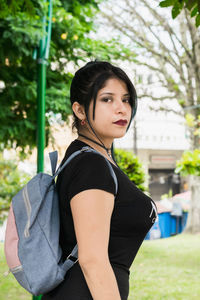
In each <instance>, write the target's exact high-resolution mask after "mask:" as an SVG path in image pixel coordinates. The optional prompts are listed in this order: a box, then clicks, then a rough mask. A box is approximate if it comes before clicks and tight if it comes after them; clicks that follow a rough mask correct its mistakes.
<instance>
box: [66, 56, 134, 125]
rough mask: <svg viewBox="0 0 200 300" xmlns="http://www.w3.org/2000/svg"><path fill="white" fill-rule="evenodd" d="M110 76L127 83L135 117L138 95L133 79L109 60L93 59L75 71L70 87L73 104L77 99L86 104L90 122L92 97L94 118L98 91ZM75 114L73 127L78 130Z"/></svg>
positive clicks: (77, 120)
mask: <svg viewBox="0 0 200 300" xmlns="http://www.w3.org/2000/svg"><path fill="white" fill-rule="evenodd" d="M110 78H117V79H120V80H122V81H123V82H124V83H125V84H126V86H127V89H128V91H129V94H130V105H131V107H132V118H131V120H132V119H133V117H134V115H135V113H136V109H137V95H136V91H135V88H134V86H133V84H132V82H131V80H130V79H129V77H128V76H127V75H126V73H125V72H124V71H123V70H122V69H120V68H119V67H115V66H113V65H111V64H110V63H109V62H104V61H92V62H88V63H87V64H86V65H85V66H84V67H82V68H80V69H79V70H78V71H77V72H76V73H75V75H74V78H73V79H72V83H71V88H70V101H71V104H73V103H74V102H75V101H77V102H78V103H79V104H81V105H83V106H84V108H85V112H86V117H87V121H88V122H89V119H88V109H89V105H90V102H91V101H92V99H93V100H94V106H93V120H94V117H95V106H96V98H97V93H98V91H99V90H100V89H102V88H103V87H104V85H105V83H106V81H107V80H108V79H110ZM73 115H74V122H73V125H72V128H73V129H74V128H76V129H77V130H79V119H78V118H77V117H76V116H75V114H74V113H73ZM130 123H131V121H130ZM130 123H129V126H130ZM129 126H128V127H129Z"/></svg>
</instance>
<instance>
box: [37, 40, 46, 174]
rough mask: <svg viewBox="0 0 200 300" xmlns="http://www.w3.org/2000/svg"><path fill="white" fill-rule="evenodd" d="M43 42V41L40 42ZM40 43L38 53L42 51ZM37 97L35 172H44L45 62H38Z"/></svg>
mask: <svg viewBox="0 0 200 300" xmlns="http://www.w3.org/2000/svg"><path fill="white" fill-rule="evenodd" d="M42 42H43V41H42ZM42 42H41V45H40V51H41V50H42V49H43V43H42ZM38 61H39V62H38V95H37V148H38V156H37V172H38V173H39V172H43V170H44V148H45V91H46V61H45V60H44V59H42V58H40V59H39V60H38Z"/></svg>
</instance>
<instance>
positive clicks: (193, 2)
mask: <svg viewBox="0 0 200 300" xmlns="http://www.w3.org/2000/svg"><path fill="white" fill-rule="evenodd" d="M160 6H161V7H168V6H172V18H173V19H175V18H176V17H177V16H178V15H179V14H180V12H181V11H182V9H183V8H184V7H185V8H187V9H188V10H189V11H190V15H191V17H192V18H193V17H195V18H196V27H198V26H200V1H199V0H164V1H161V2H160Z"/></svg>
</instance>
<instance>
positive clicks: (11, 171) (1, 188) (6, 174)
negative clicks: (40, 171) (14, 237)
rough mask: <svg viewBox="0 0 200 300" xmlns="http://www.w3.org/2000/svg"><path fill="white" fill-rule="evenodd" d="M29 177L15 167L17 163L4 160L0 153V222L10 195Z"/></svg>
mask: <svg viewBox="0 0 200 300" xmlns="http://www.w3.org/2000/svg"><path fill="white" fill-rule="evenodd" d="M29 179H30V177H29V176H28V175H27V174H25V173H24V172H22V171H19V170H18V169H17V163H16V162H14V161H10V160H4V159H3V157H2V154H0V182H1V185H0V224H1V222H2V221H3V220H4V219H5V218H6V215H7V214H6V212H7V211H8V209H9V206H10V202H11V199H12V197H13V196H14V195H15V194H16V193H17V192H18V191H19V190H20V189H21V188H22V187H23V186H24V185H25V183H26V182H27V181H28V180H29Z"/></svg>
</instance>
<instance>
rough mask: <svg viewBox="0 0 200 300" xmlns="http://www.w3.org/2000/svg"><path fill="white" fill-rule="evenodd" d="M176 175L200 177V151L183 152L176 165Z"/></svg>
mask: <svg viewBox="0 0 200 300" xmlns="http://www.w3.org/2000/svg"><path fill="white" fill-rule="evenodd" d="M175 172H176V173H181V174H182V175H183V176H187V175H196V176H200V150H199V149H195V150H194V151H185V152H184V153H183V155H182V157H181V159H180V160H179V161H178V162H177V164H176V170H175Z"/></svg>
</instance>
